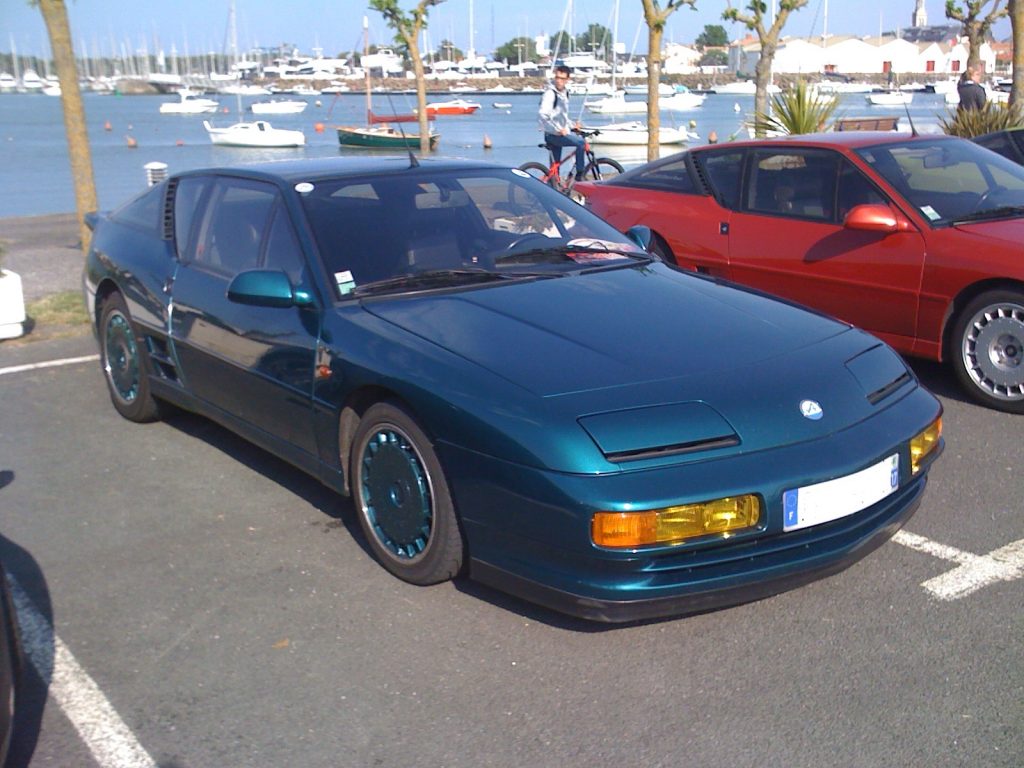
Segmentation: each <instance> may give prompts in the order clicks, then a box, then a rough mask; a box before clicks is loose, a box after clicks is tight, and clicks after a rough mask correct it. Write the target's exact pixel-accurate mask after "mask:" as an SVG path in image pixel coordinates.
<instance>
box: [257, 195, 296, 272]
mask: <svg viewBox="0 0 1024 768" xmlns="http://www.w3.org/2000/svg"><path fill="white" fill-rule="evenodd" d="M304 264H305V262H304V261H303V258H302V252H301V250H300V248H299V241H298V238H296V237H295V230H294V229H293V228H292V223H291V221H290V220H289V218H288V211H286V210H285V207H284V204H283V203H280V202H279V203H278V204H277V207H276V208H275V209H274V220H273V223H272V224H271V225H270V233H269V234H268V235H267V244H266V248H264V251H263V264H262V266H263V267H264V268H265V269H280V270H283V271H284V272H286V273H287V274H288V278H289V279H290V280H291V281H292V285H295V286H297V285H301V284H302V279H303V274H302V272H303V266H304Z"/></svg>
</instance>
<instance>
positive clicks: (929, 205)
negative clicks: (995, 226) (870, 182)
mask: <svg viewBox="0 0 1024 768" xmlns="http://www.w3.org/2000/svg"><path fill="white" fill-rule="evenodd" d="M857 154H859V155H860V156H861V157H862V158H863V159H864V161H865V162H866V163H867V164H868V165H870V166H871V167H872V168H874V170H875V171H876V172H877V173H878V174H879V175H881V176H882V177H883V178H884V179H885V180H886V181H888V182H889V184H891V185H892V186H893V187H894V188H895V189H896V190H897V191H899V192H900V194H902V195H903V197H905V198H906V199H907V201H908V202H909V203H910V204H911V205H912V206H914V207H915V208H917V210H918V211H920V212H921V214H922V215H923V216H924V217H925V218H926V219H928V220H929V221H930V222H932V224H933V226H942V225H950V224H957V223H960V222H969V221H983V220H985V219H995V218H1005V217H1008V216H1021V215H1024V167H1021V166H1019V165H1017V164H1016V163H1013V162H1011V161H1009V160H1007V159H1006V158H1004V157H1001V156H1000V155H997V154H996V153H994V152H991V151H989V150H987V149H984V148H983V147H979V146H978V145H977V144H974V143H973V142H970V141H965V140H963V139H951V138H940V137H936V138H926V139H921V138H918V139H914V140H911V141H907V142H903V143H899V144H884V145H881V146H877V147H867V148H864V149H860V150H858V151H857Z"/></svg>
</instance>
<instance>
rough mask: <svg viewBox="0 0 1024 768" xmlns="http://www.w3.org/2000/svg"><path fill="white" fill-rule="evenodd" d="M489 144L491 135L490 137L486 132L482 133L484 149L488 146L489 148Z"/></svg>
mask: <svg viewBox="0 0 1024 768" xmlns="http://www.w3.org/2000/svg"><path fill="white" fill-rule="evenodd" d="M491 146H492V145H491V137H490V136H488V135H487V134H486V133H485V134H484V149H490V148H491Z"/></svg>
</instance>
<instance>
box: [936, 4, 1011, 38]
mask: <svg viewBox="0 0 1024 768" xmlns="http://www.w3.org/2000/svg"><path fill="white" fill-rule="evenodd" d="M1004 1H1005V0H964V3H963V4H962V5H961V4H960V3H959V2H957V0H946V18H947V19H953V21H960V22H963V23H964V24H974V23H979V24H981V25H982V28H983V29H984V30H985V31H987V30H988V29H989V28H990V27H991V26H992V25H993V24H994V23H995V22H996V21H998V20H999V19H1001V18H1003V17H1004V16H1006V15H1007V14H1008V13H1009V9H1008V8H1006V6H1005V5H1003V3H1004ZM990 2H991V3H992V8H991V10H989V12H988V14H987V15H983V14H984V7H985V6H986V5H987V4H988V3H990ZM1000 6H1003V7H1000Z"/></svg>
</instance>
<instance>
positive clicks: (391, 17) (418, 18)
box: [370, 0, 444, 152]
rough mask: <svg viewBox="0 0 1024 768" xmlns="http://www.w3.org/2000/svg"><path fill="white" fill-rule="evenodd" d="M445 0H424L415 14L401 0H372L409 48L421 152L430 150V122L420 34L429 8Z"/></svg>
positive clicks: (399, 38)
mask: <svg viewBox="0 0 1024 768" xmlns="http://www.w3.org/2000/svg"><path fill="white" fill-rule="evenodd" d="M443 2H444V0H420V1H419V3H418V4H417V5H416V7H415V8H414V9H413V10H412V12H411V15H410V14H407V13H406V12H405V11H403V10H402V9H401V8H399V7H398V0H370V7H371V8H373V9H374V10H375V11H379V12H380V14H381V15H382V16H383V17H384V20H385V21H387V23H388V26H389V27H391V28H392V29H393V30H395V33H396V37H397V38H398V40H399V42H401V43H403V44H404V45H405V46H406V48H408V50H409V58H410V59H412V71H413V72H414V73H415V75H416V105H417V110H418V111H417V114H418V115H419V126H420V152H429V151H430V125H429V122H428V116H427V81H426V77H425V75H424V72H423V56H422V55H421V54H420V45H419V36H420V32H421V31H422V30H423V28H424V27H426V26H427V8H429V7H430V6H432V5H440V4H441V3H443Z"/></svg>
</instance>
